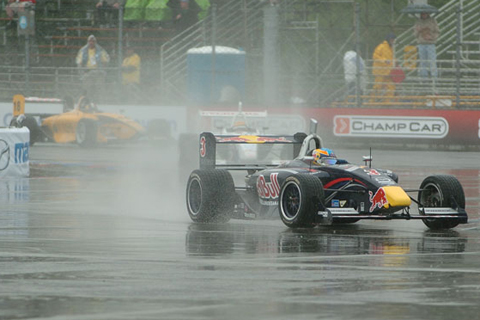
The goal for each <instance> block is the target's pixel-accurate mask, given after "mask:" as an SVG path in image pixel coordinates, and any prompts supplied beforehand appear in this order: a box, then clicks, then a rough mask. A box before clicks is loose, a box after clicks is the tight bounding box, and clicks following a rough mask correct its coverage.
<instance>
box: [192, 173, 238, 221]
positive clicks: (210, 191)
mask: <svg viewBox="0 0 480 320" xmlns="http://www.w3.org/2000/svg"><path fill="white" fill-rule="evenodd" d="M186 200H187V210H188V214H189V215H190V218H191V219H192V220H193V221H194V222H199V223H225V222H227V221H228V220H230V218H231V216H232V214H233V209H234V203H235V185H234V182H233V178H232V175H231V174H230V172H228V171H227V170H195V171H193V172H192V173H191V174H190V177H189V178H188V182H187V199H186Z"/></svg>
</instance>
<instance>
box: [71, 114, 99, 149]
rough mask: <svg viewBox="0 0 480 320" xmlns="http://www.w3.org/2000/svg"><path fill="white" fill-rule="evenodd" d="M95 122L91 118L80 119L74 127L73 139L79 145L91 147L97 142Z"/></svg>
mask: <svg viewBox="0 0 480 320" xmlns="http://www.w3.org/2000/svg"><path fill="white" fill-rule="evenodd" d="M97 131H98V129H97V124H96V123H95V121H93V120H87V119H82V120H80V121H79V122H78V123H77V128H76V129H75V140H76V142H77V144H78V145H79V146H81V147H93V146H95V145H96V144H97Z"/></svg>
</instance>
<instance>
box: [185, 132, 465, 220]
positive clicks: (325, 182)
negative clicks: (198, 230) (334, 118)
mask: <svg viewBox="0 0 480 320" xmlns="http://www.w3.org/2000/svg"><path fill="white" fill-rule="evenodd" d="M313 132H316V131H313ZM199 142H200V143H199V146H200V169H199V170H194V171H193V172H192V173H191V174H190V176H189V178H188V182H187V189H186V202H187V209H188V213H189V215H190V218H191V219H192V220H193V221H194V222H199V223H224V222H227V221H228V220H230V219H231V218H240V219H257V218H275V217H277V218H278V216H280V218H281V220H282V221H283V223H284V224H285V225H286V226H288V227H291V228H311V227H314V226H315V225H320V224H321V225H330V224H337V223H354V222H357V221H359V220H360V219H379V220H391V219H405V220H409V219H420V220H422V221H423V222H424V223H425V225H427V226H428V227H429V228H430V229H449V228H453V227H455V226H457V225H458V224H460V223H467V221H468V217H467V213H466V212H465V195H464V192H463V188H462V185H461V184H460V182H459V181H458V180H457V179H456V178H455V177H453V176H449V175H432V176H429V177H427V178H425V179H424V180H423V182H422V183H421V185H420V188H419V189H415V190H406V189H403V188H402V187H400V185H399V184H398V176H397V175H396V174H395V173H394V172H392V171H390V170H383V169H374V168H371V157H365V158H364V160H365V165H355V164H351V163H348V162H347V161H346V160H342V159H336V158H334V157H331V156H330V157H325V158H324V159H323V158H322V157H321V155H322V153H324V154H326V155H328V149H325V148H323V145H322V140H321V138H320V137H319V136H318V135H317V134H315V133H312V134H309V135H307V134H305V133H296V134H295V135H293V136H265V135H263V136H262V135H260V136H251V135H248V136H242V135H214V134H212V133H210V132H203V133H202V134H200V140H199ZM238 143H255V144H275V145H282V146H283V147H290V148H292V154H293V155H294V156H293V158H294V159H293V160H289V161H285V162H281V163H277V164H273V163H264V164H255V165H251V164H225V163H222V164H218V163H217V161H216V153H217V149H218V148H217V147H221V146H222V145H223V144H238ZM324 150H327V151H326V152H324ZM282 153H283V152H282ZM319 154H320V156H319ZM267 160H268V158H267ZM367 163H369V164H370V165H367ZM238 170H241V171H244V172H246V176H245V175H242V176H241V177H240V179H241V180H243V181H244V183H243V182H242V183H235V182H234V181H238V177H237V176H238V173H241V172H239V171H238ZM234 178H235V179H234ZM408 193H416V194H417V198H416V199H415V198H414V197H412V196H409V195H408ZM413 203H415V204H416V205H415V206H413ZM411 207H416V208H418V214H411V213H410V209H411Z"/></svg>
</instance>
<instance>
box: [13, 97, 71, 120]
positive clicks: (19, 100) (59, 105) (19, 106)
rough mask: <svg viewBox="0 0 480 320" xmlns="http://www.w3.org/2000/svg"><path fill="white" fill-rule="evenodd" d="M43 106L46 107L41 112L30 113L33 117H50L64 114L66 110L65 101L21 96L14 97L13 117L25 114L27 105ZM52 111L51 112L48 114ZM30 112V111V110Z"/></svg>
mask: <svg viewBox="0 0 480 320" xmlns="http://www.w3.org/2000/svg"><path fill="white" fill-rule="evenodd" d="M27 102H28V103H34V104H41V105H44V106H45V107H41V108H40V110H38V111H40V112H28V114H29V115H31V116H40V117H41V116H50V115H52V114H57V113H60V112H62V110H63V109H64V101H63V100H62V99H57V98H38V97H25V96H23V95H21V94H16V95H14V96H13V116H14V117H16V116H19V115H21V114H25V103H27ZM47 105H48V106H47ZM47 110H48V111H50V112H47ZM29 111H30V110H29Z"/></svg>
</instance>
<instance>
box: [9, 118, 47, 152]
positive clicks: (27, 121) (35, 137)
mask: <svg viewBox="0 0 480 320" xmlns="http://www.w3.org/2000/svg"><path fill="white" fill-rule="evenodd" d="M10 126H15V127H20V128H22V127H27V128H28V130H29V131H30V146H33V145H34V144H35V142H39V141H42V139H43V138H44V135H43V133H42V130H41V129H40V127H39V126H38V123H37V120H35V118H34V117H32V116H25V118H24V119H23V121H22V122H21V123H20V124H18V123H17V117H13V118H12V120H11V121H10Z"/></svg>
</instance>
